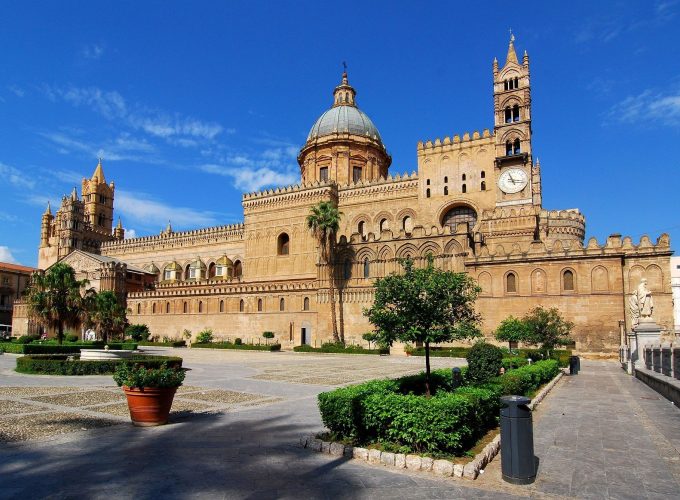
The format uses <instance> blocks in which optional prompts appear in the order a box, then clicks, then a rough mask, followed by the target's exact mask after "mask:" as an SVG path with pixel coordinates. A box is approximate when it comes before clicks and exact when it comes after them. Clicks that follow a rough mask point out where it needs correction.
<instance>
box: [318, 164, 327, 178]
mask: <svg viewBox="0 0 680 500" xmlns="http://www.w3.org/2000/svg"><path fill="white" fill-rule="evenodd" d="M319 180H320V181H327V180H328V167H321V168H320V169H319Z"/></svg>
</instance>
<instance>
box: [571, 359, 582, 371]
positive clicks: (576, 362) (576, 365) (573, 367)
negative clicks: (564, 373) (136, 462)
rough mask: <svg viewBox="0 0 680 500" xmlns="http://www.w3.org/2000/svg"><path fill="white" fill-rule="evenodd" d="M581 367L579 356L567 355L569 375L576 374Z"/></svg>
mask: <svg viewBox="0 0 680 500" xmlns="http://www.w3.org/2000/svg"><path fill="white" fill-rule="evenodd" d="M580 369H581V358H579V357H578V356H569V375H578V372H579V370H580Z"/></svg>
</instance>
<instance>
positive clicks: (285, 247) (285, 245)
mask: <svg viewBox="0 0 680 500" xmlns="http://www.w3.org/2000/svg"><path fill="white" fill-rule="evenodd" d="M276 248H277V252H276V253H277V254H279V255H288V252H289V250H290V237H289V236H288V235H287V234H286V233H281V234H280V235H279V238H278V240H277V243H276Z"/></svg>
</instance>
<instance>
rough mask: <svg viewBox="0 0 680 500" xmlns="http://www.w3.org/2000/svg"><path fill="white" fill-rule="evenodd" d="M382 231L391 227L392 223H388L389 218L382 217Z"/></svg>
mask: <svg viewBox="0 0 680 500" xmlns="http://www.w3.org/2000/svg"><path fill="white" fill-rule="evenodd" d="M379 227H380V232H381V233H382V232H383V231H386V230H388V229H389V228H390V225H389V224H388V223H387V219H382V220H381V221H380V226H379Z"/></svg>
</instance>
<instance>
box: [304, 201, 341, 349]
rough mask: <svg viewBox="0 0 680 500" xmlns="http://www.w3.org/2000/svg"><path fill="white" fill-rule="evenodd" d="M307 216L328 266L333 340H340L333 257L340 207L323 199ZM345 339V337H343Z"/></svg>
mask: <svg viewBox="0 0 680 500" xmlns="http://www.w3.org/2000/svg"><path fill="white" fill-rule="evenodd" d="M311 212H312V213H310V214H309V215H308V216H307V227H308V228H309V229H310V230H311V231H312V233H313V234H314V236H315V237H316V239H317V241H318V243H319V249H320V250H321V260H322V262H323V264H325V265H326V266H328V267H329V268H330V269H329V272H328V278H329V279H328V291H329V295H330V302H331V323H332V326H333V341H334V342H340V341H341V339H340V337H339V336H338V325H337V321H336V318H335V273H334V272H333V258H334V256H335V255H334V254H335V238H336V235H337V233H338V230H339V229H340V216H341V215H342V213H341V212H340V211H339V210H338V207H337V206H336V205H335V204H334V203H332V202H330V201H321V202H319V203H318V204H316V205H314V206H313V207H312V210H311ZM342 341H344V339H342Z"/></svg>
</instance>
